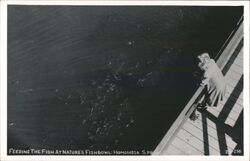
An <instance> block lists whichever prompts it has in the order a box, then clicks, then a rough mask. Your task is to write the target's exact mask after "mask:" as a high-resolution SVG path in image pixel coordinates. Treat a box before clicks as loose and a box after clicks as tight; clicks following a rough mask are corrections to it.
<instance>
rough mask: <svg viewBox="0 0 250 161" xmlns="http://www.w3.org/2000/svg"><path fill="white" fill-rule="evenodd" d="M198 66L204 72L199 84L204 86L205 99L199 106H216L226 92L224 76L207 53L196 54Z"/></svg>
mask: <svg viewBox="0 0 250 161" xmlns="http://www.w3.org/2000/svg"><path fill="white" fill-rule="evenodd" d="M198 59H199V64H198V66H199V68H200V69H201V70H202V71H203V72H204V74H203V78H202V82H201V84H200V85H201V86H205V88H206V89H205V90H206V91H205V99H204V101H203V103H202V104H201V108H207V107H217V106H218V105H219V103H220V101H222V100H223V97H224V96H225V93H226V81H225V78H224V76H223V74H222V72H221V70H220V68H219V67H218V66H217V64H216V63H215V61H214V60H213V59H211V58H210V57H209V55H208V53H202V54H201V55H199V56H198Z"/></svg>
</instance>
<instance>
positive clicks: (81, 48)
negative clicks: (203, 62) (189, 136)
mask: <svg viewBox="0 0 250 161" xmlns="http://www.w3.org/2000/svg"><path fill="white" fill-rule="evenodd" d="M8 14H9V17H8V147H13V148H21V149H26V148H28V149H29V148H38V149H39V148H46V149H90V150H112V149H116V150H153V149H154V148H155V147H156V145H157V144H158V143H159V141H160V140H161V138H162V137H163V135H164V134H165V133H166V131H167V130H168V128H169V127H170V126H171V124H172V123H173V121H174V120H175V119H176V117H177V116H178V114H179V113H180V111H181V110H182V108H183V107H184V105H185V104H186V102H187V101H188V100H189V98H190V97H191V95H192V94H193V92H194V90H195V88H196V82H195V81H194V78H193V76H192V73H193V71H194V70H195V67H196V64H195V57H196V55H197V54H199V53H200V52H202V51H208V52H210V55H212V56H215V55H216V52H218V51H219V49H220V47H221V46H222V44H223V42H224V41H225V40H226V38H227V37H228V35H229V34H230V32H231V31H232V30H233V28H234V26H235V25H236V23H237V20H238V19H239V18H240V16H241V15H242V7H174V6H172V7H73V6H71V7H69V6H68V7H67V6H60V7H59V6H54V7H45V6H44V7H38V6H22V7H21V6H11V7H9V10H8ZM17 15H18V16H17Z"/></svg>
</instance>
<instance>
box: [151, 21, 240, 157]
mask: <svg viewBox="0 0 250 161" xmlns="http://www.w3.org/2000/svg"><path fill="white" fill-rule="evenodd" d="M215 60H216V63H217V65H218V66H219V67H220V68H221V70H222V73H223V74H224V76H225V78H226V81H227V82H226V88H227V92H226V97H225V99H224V100H223V101H222V102H221V103H220V105H219V106H218V107H217V108H208V109H207V110H206V111H202V112H201V111H199V110H197V112H196V113H197V114H198V115H199V118H198V119H197V120H195V121H192V120H190V119H189V116H190V115H191V114H192V112H193V111H194V110H195V108H196V105H197V103H199V102H200V101H201V99H202V96H203V87H199V88H198V89H197V91H196V92H195V94H194V95H193V96H192V98H191V99H190V100H189V102H188V103H187V105H186V106H185V108H184V109H183V111H182V112H181V113H180V115H179V116H178V118H177V119H176V121H175V122H174V123H173V125H172V126H171V128H170V129H169V130H168V132H167V133H166V135H165V136H164V137H163V139H162V140H161V142H160V143H159V144H158V146H157V147H156V149H155V151H154V153H153V154H156V155H243V75H244V74H243V21H242V19H241V20H240V21H239V23H238V25H237V27H236V29H235V30H234V31H233V32H232V33H231V35H230V36H229V38H228V40H227V41H226V42H225V44H224V45H223V47H222V49H221V51H220V52H219V54H218V55H217V57H216V58H215Z"/></svg>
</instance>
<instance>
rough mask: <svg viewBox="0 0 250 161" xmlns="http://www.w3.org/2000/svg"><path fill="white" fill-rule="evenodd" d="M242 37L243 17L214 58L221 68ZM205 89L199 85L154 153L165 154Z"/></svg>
mask: <svg viewBox="0 0 250 161" xmlns="http://www.w3.org/2000/svg"><path fill="white" fill-rule="evenodd" d="M242 38H243V17H242V18H241V19H240V20H239V22H238V23H237V26H236V27H235V29H234V30H233V31H232V32H231V34H230V36H229V37H228V39H227V40H226V41H225V43H224V44H223V45H222V47H221V49H220V51H219V52H218V54H217V55H216V57H215V58H214V59H215V60H216V63H217V65H218V66H219V67H220V68H221V69H223V68H224V66H225V64H226V63H227V61H228V60H229V58H230V57H231V55H232V54H233V52H234V50H235V49H236V47H237V45H238V44H239V42H240V41H241V39H242ZM203 91H204V87H199V88H198V89H197V90H196V92H195V93H194V95H193V96H192V98H191V99H190V100H189V102H188V103H187V104H186V106H185V107H184V109H183V110H182V112H181V113H180V114H179V116H178V117H177V119H176V120H175V122H174V123H173V124H172V126H171V127H170V129H169V130H168V132H167V133H166V135H165V136H164V138H163V139H162V140H161V142H160V143H159V144H158V146H157V147H156V149H155V150H154V152H153V155H159V154H162V155H164V154H163V153H162V152H163V151H164V150H165V149H167V148H168V146H169V145H170V143H171V141H172V140H173V139H172V138H174V137H175V136H176V134H177V133H178V131H179V129H180V127H181V126H182V125H183V124H184V123H185V121H186V120H187V119H188V118H189V117H190V115H191V114H192V113H193V111H194V110H195V109H196V107H197V106H196V105H197V103H198V102H199V101H200V100H201V97H202V96H203Z"/></svg>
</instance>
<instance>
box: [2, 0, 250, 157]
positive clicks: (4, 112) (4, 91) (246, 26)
mask: <svg viewBox="0 0 250 161" xmlns="http://www.w3.org/2000/svg"><path fill="white" fill-rule="evenodd" d="M8 4H18V5H178V6H180V5H186V6H197V5H199V6H239V5H244V91H243V94H244V95H243V98H244V143H245V144H244V156H167V155H164V156H155V155H153V156H35V155H33V156H7V5H8ZM0 7H1V8H0V16H1V17H0V25H1V26H0V29H1V30H0V36H1V37H0V78H1V79H0V108H1V109H0V112H1V113H0V118H1V124H0V125H1V126H0V127H1V135H0V139H1V141H0V143H1V146H0V160H1V161H9V160H11V161H13V160H19V161H20V160H24V161H29V160H36V161H39V160H45V159H46V160H53V161H54V160H88V161H89V160H102V161H105V160H114V161H117V160H121V161H128V160H141V161H142V160H143V161H147V160H157V161H161V160H169V161H172V160H187V161H200V160H204V161H207V160H225V161H235V160H237V161H242V160H245V161H248V160H249V143H250V142H249V1H0Z"/></svg>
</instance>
